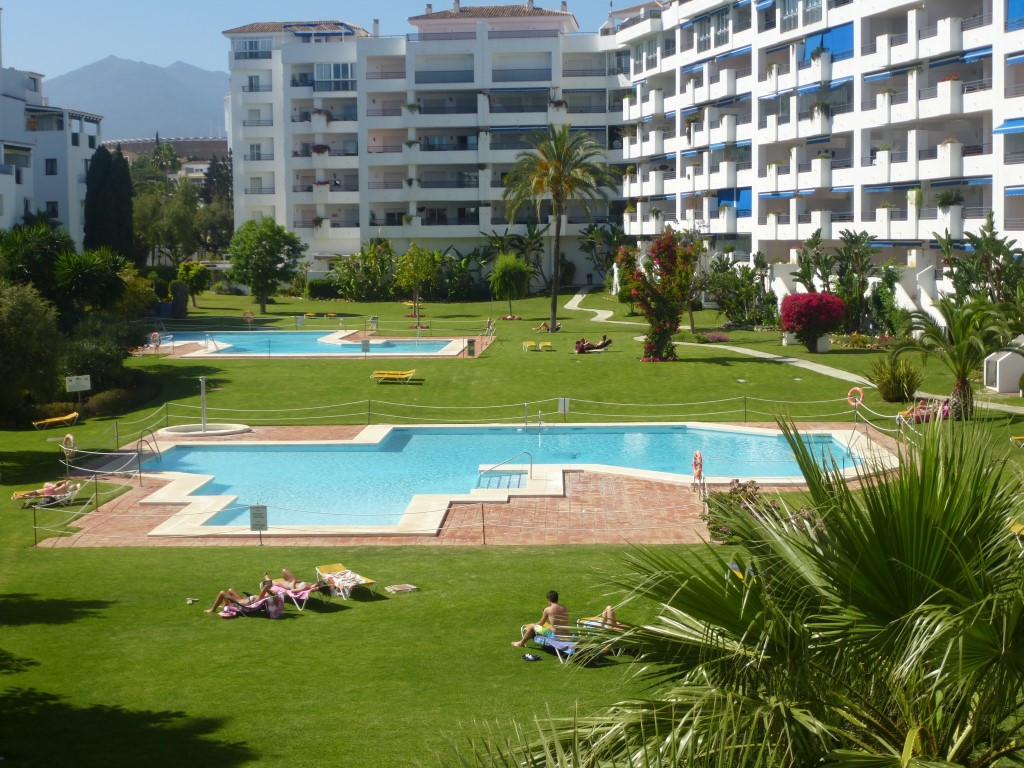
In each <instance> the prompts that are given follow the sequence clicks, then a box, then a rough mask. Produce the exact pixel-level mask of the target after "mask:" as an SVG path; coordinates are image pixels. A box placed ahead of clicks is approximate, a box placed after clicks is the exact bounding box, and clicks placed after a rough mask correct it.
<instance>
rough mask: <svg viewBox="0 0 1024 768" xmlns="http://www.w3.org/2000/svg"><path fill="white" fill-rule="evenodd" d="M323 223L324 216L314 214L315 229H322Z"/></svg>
mask: <svg viewBox="0 0 1024 768" xmlns="http://www.w3.org/2000/svg"><path fill="white" fill-rule="evenodd" d="M323 223H324V217H323V216H314V217H313V229H320V225H321V224H323Z"/></svg>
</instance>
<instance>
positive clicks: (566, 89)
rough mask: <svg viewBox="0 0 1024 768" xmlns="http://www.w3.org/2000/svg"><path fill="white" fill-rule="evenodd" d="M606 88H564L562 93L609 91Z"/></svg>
mask: <svg viewBox="0 0 1024 768" xmlns="http://www.w3.org/2000/svg"><path fill="white" fill-rule="evenodd" d="M607 92H608V90H607V89H606V88H563V89H562V94H563V95H567V94H570V93H607Z"/></svg>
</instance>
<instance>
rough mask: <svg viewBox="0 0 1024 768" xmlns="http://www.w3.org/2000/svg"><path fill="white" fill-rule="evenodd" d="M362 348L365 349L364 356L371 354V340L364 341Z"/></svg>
mask: <svg viewBox="0 0 1024 768" xmlns="http://www.w3.org/2000/svg"><path fill="white" fill-rule="evenodd" d="M362 348H363V354H364V355H368V354H370V340H369V339H363V341H362Z"/></svg>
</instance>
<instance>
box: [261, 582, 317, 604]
mask: <svg viewBox="0 0 1024 768" xmlns="http://www.w3.org/2000/svg"><path fill="white" fill-rule="evenodd" d="M271 589H272V590H273V591H274V593H275V594H278V595H282V596H283V597H287V598H289V599H290V600H291V601H292V602H293V603H295V607H296V608H298V609H299V610H300V611H301V610H302V609H303V608H305V607H306V603H307V602H309V598H310V597H312V596H313V595H314V594H320V595H321V596H322V595H323V593H324V590H325V589H327V585H326V584H319V583H317V584H310V585H309V586H307V587H305V588H304V589H291V588H290V587H289V586H288V585H287V584H286V583H285V582H284V580H283V579H274V586H273V587H271Z"/></svg>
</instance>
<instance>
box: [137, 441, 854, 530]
mask: <svg viewBox="0 0 1024 768" xmlns="http://www.w3.org/2000/svg"><path fill="white" fill-rule="evenodd" d="M804 439H805V440H806V441H807V442H808V443H809V444H811V445H812V447H813V451H814V454H815V455H816V456H819V457H820V459H821V460H829V459H831V458H835V460H836V461H837V462H840V464H841V465H843V466H846V467H848V468H849V467H853V466H855V464H856V463H857V458H856V457H855V456H854V455H852V454H851V453H849V452H848V451H847V450H846V447H845V446H844V445H843V444H842V443H841V442H840V441H839V440H837V439H835V438H834V437H832V436H831V435H809V436H805V438H804ZM697 450H699V451H701V453H702V454H703V456H704V474H705V476H708V477H724V478H727V479H728V478H733V477H736V478H758V479H764V480H770V479H772V478H785V477H797V476H799V474H800V472H799V470H798V468H797V465H796V462H795V460H794V459H793V457H792V454H791V452H790V450H789V446H788V444H787V443H786V441H785V439H784V438H783V437H782V436H781V435H778V434H775V433H770V432H751V431H728V430H725V429H721V428H699V427H692V426H684V425H672V426H656V425H647V426H549V427H526V428H523V427H518V428H516V427H426V428H423V427H398V428H394V429H391V430H390V431H388V433H387V434H386V436H385V437H384V438H383V439H382V440H381V441H380V442H377V443H362V444H348V443H346V444H336V443H330V444H327V443H325V444H319V443H318V444H292V443H288V444H269V445H260V444H256V445H254V444H246V443H244V442H239V443H234V444H225V443H220V444H206V445H196V444H189V445H177V446H174V447H172V448H169V449H167V450H166V451H165V452H164V454H163V457H162V458H154V459H151V460H150V461H148V462H146V464H145V465H144V469H146V470H149V471H175V472H188V473H198V474H205V475H213V476H214V479H213V480H212V481H210V482H208V483H207V484H205V485H204V486H202V487H201V488H200V489H199V490H198V491H197V493H201V494H208V495H222V494H224V495H233V496H237V497H238V500H237V502H236V503H235V504H233V505H232V506H231V507H230V508H227V509H224V510H222V511H220V512H217V513H216V514H214V515H213V516H212V517H211V518H210V519H208V520H207V521H206V522H205V523H204V524H205V525H208V526H226V525H235V526H237V525H245V526H247V525H248V522H249V511H248V506H249V505H251V504H265V505H267V506H268V511H269V520H270V524H271V525H283V526H301V525H331V526H370V527H378V526H392V525H396V524H397V523H398V521H399V520H400V519H401V518H402V516H403V513H404V512H405V510H406V508H407V506H408V505H409V503H410V501H411V500H412V498H413V496H415V495H417V494H449V495H450V494H456V495H458V494H467V493H469V492H470V491H471V490H472V489H474V488H477V487H488V484H489V483H492V482H495V481H497V482H498V484H499V487H502V486H501V485H500V484H501V482H505V483H506V486H504V487H512V488H516V487H518V484H517V481H518V480H519V479H521V478H522V477H523V475H521V474H520V473H519V472H517V471H514V472H511V473H509V472H504V473H502V472H499V473H497V475H496V477H488V478H485V480H484V481H481V478H480V473H479V470H480V468H481V467H484V468H489V467H491V466H493V465H495V464H498V463H500V462H504V461H506V460H509V459H512V457H516V456H517V455H518V458H515V459H513V461H512V462H511V463H512V464H514V465H526V464H528V463H529V460H530V459H529V458H528V457H527V456H525V455H520V454H522V453H523V452H524V451H525V452H529V454H530V456H532V459H533V462H534V464H554V465H564V466H573V465H595V464H596V465H610V466H614V467H625V468H631V469H634V470H650V471H654V472H666V473H673V474H676V475H683V476H689V475H690V473H691V460H692V457H693V453H694V451H697Z"/></svg>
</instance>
